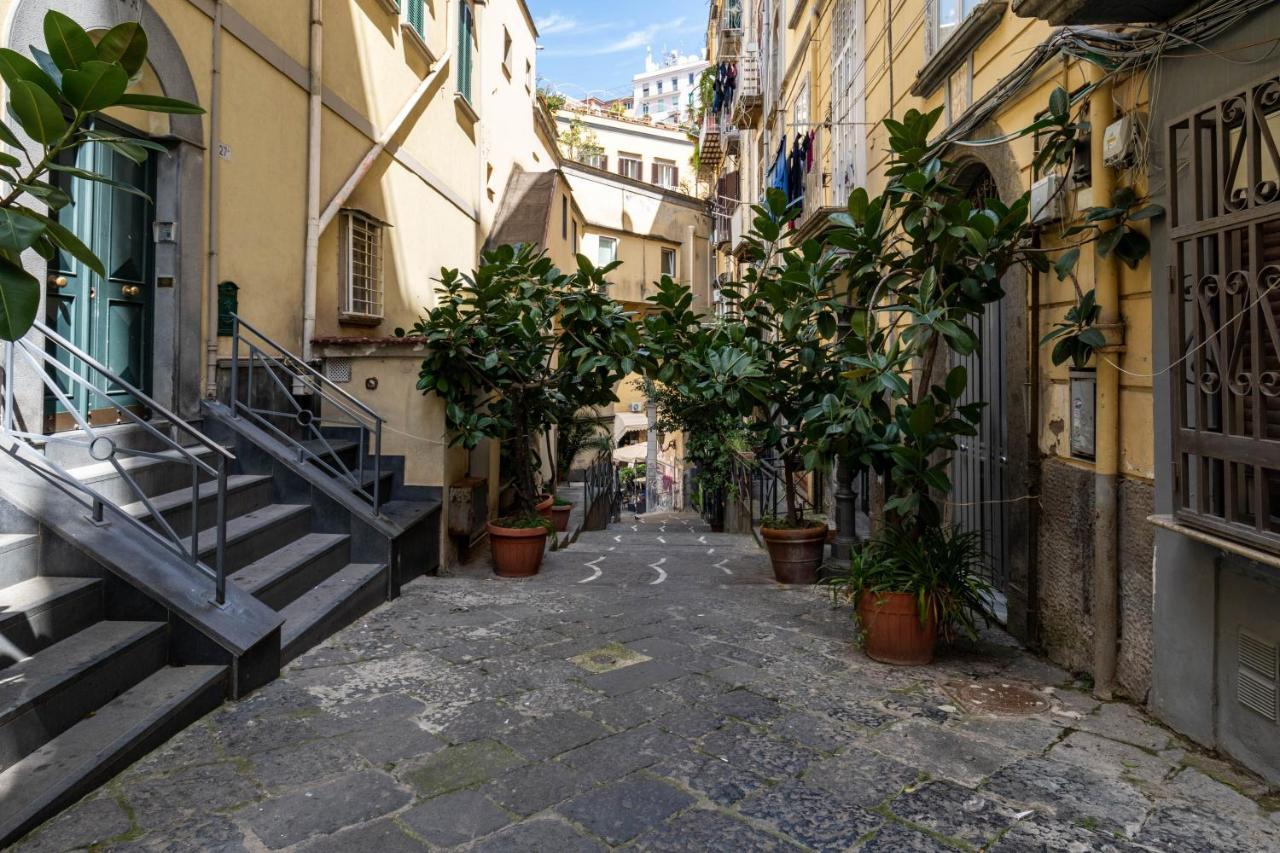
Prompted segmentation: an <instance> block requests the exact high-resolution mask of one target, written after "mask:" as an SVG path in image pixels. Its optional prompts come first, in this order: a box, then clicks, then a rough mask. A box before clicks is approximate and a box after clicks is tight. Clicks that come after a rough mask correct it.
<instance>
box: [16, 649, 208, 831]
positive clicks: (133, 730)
mask: <svg viewBox="0 0 1280 853" xmlns="http://www.w3.org/2000/svg"><path fill="white" fill-rule="evenodd" d="M226 677H227V668H226V667H225V666H184V667H165V668H164V669H161V670H160V671H159V672H156V673H155V674H154V675H151V676H150V677H148V678H146V679H144V680H143V681H142V682H140V683H139V684H137V685H135V686H134V687H132V688H130V689H129V690H127V691H125V692H124V693H123V694H121V695H120V696H119V697H117V698H116V699H114V700H112V701H111V702H109V703H107V704H106V705H104V706H103V707H102V708H100V709H99V710H98V712H97V713H96V714H94V715H93V716H92V717H89V718H87V719H85V720H82V721H81V722H79V723H77V724H76V725H74V726H72V727H71V728H69V729H67V730H66V731H65V732H63V733H62V734H60V735H58V736H57V737H56V738H54V739H53V740H51V741H49V742H48V743H46V744H45V745H44V746H42V747H41V748H40V749H37V750H36V751H35V752H32V753H31V754H30V755H28V756H26V757H25V758H23V759H22V760H21V761H19V762H17V763H16V764H14V765H13V766H12V767H10V768H9V769H7V770H5V771H4V772H3V773H0V847H3V846H4V845H6V844H10V843H12V842H14V841H16V840H17V839H18V838H19V837H21V835H22V834H24V833H26V832H29V831H30V830H31V829H33V828H35V827H36V826H37V825H38V824H40V823H41V822H42V821H44V820H46V819H48V818H49V817H52V816H53V815H54V814H55V813H56V812H58V811H60V810H62V809H64V808H66V807H67V806H69V805H71V804H72V803H73V802H75V801H76V800H78V799H79V798H80V797H82V796H84V795H85V794H86V793H88V792H89V791H91V790H93V789H94V788H96V787H98V786H99V785H101V784H102V783H103V782H105V781H107V780H108V779H110V778H111V777H112V776H114V775H115V774H116V773H118V772H119V771H120V770H122V769H123V768H124V767H127V766H128V765H129V764H131V763H132V762H134V761H136V760H137V759H138V758H139V757H140V756H142V755H145V754H146V753H147V752H149V751H150V750H152V749H154V748H155V747H157V746H159V745H160V744H161V743H163V742H164V741H165V740H167V739H168V738H169V737H171V736H172V735H173V734H174V733H176V732H178V731H179V730H181V729H182V728H184V727H186V726H187V725H189V724H190V723H191V722H193V721H194V720H196V719H198V718H199V717H201V716H203V715H204V714H206V713H208V712H209V711H211V710H213V709H214V708H216V707H217V706H218V705H219V704H221V702H222V699H223V695H224V694H225V692H226Z"/></svg>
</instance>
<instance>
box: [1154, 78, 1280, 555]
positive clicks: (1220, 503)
mask: <svg viewBox="0 0 1280 853" xmlns="http://www.w3.org/2000/svg"><path fill="white" fill-rule="evenodd" d="M1167 133H1168V136H1167V140H1168V151H1169V152H1170V153H1169V157H1170V160H1171V162H1170V163H1169V164H1168V167H1167V173H1168V174H1170V175H1171V176H1173V178H1172V181H1173V186H1171V187H1170V191H1169V202H1170V204H1169V237H1170V244H1171V245H1170V252H1169V259H1170V268H1169V273H1170V310H1169V321H1170V333H1169V340H1170V348H1171V356H1172V357H1171V361H1176V360H1177V359H1185V360H1184V361H1181V362H1178V363H1177V367H1176V368H1175V369H1174V370H1172V371H1171V372H1170V381H1171V383H1172V386H1173V387H1172V389H1171V390H1172V393H1171V395H1170V396H1171V401H1172V405H1173V412H1172V419H1173V424H1174V426H1175V429H1174V439H1173V452H1174V459H1173V463H1174V471H1175V486H1174V498H1175V506H1176V513H1177V515H1178V517H1179V518H1180V519H1182V520H1184V521H1185V522H1186V523H1188V524H1191V525H1194V526H1197V527H1200V528H1202V529H1207V530H1209V531H1211V532H1214V533H1217V534H1219V535H1222V536H1224V537H1227V538H1231V539H1235V540H1237V541H1242V542H1245V543H1248V544H1251V545H1254V546H1256V547H1260V548H1264V549H1267V550H1270V551H1274V552H1280V183H1278V179H1277V175H1278V174H1280V153H1278V149H1277V143H1278V142H1280V77H1278V76H1276V75H1275V74H1272V75H1271V76H1269V77H1267V78H1266V79H1263V80H1261V81H1259V82H1257V83H1255V84H1253V85H1250V86H1247V87H1243V88H1242V89H1239V90H1236V91H1233V92H1230V93H1228V94H1227V95H1226V96H1225V97H1221V98H1218V99H1216V100H1214V101H1213V102H1212V103H1209V104H1206V105H1204V106H1202V107H1201V108H1199V109H1198V110H1196V111H1194V112H1192V113H1191V114H1189V115H1187V116H1184V117H1182V118H1180V119H1178V120H1176V121H1174V122H1172V123H1171V124H1170V125H1169V127H1168V129H1167Z"/></svg>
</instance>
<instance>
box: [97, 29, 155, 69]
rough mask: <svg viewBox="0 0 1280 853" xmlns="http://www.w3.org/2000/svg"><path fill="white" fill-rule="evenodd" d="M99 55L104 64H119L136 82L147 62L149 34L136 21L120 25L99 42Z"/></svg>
mask: <svg viewBox="0 0 1280 853" xmlns="http://www.w3.org/2000/svg"><path fill="white" fill-rule="evenodd" d="M97 55H98V59H100V60H102V61H103V62H116V63H119V64H120V67H122V68H123V69H124V70H125V72H126V73H127V74H128V75H129V79H130V80H136V79H138V77H139V76H140V75H141V74H142V69H143V67H144V65H145V63H146V60H147V34H146V32H145V31H144V30H143V29H142V25H141V24H138V23H136V22H134V21H128V22H127V23H123V24H119V25H117V26H115V27H112V28H111V29H110V30H108V31H107V34H106V35H104V36H103V37H102V39H101V40H100V41H99V42H98V52H97Z"/></svg>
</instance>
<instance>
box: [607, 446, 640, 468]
mask: <svg viewBox="0 0 1280 853" xmlns="http://www.w3.org/2000/svg"><path fill="white" fill-rule="evenodd" d="M648 452H649V446H648V445H647V444H628V445H627V446H626V447H619V448H618V449H617V450H615V451H613V461H614V462H622V463H624V464H627V465H634V464H635V463H637V462H643V461H644V460H645V456H646V454H647V453H648Z"/></svg>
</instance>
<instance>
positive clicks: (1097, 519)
mask: <svg viewBox="0 0 1280 853" xmlns="http://www.w3.org/2000/svg"><path fill="white" fill-rule="evenodd" d="M1088 67H1089V81H1090V82H1091V83H1093V84H1095V86H1096V88H1095V89H1094V91H1093V93H1092V94H1091V95H1090V97H1089V126H1090V128H1091V140H1092V141H1091V144H1090V147H1089V148H1090V152H1089V153H1090V171H1091V174H1092V184H1093V203H1094V204H1095V205H1106V204H1109V203H1110V201H1111V196H1112V194H1113V192H1114V190H1115V175H1114V173H1113V172H1112V171H1111V169H1110V168H1108V167H1107V165H1106V163H1105V162H1104V161H1103V155H1102V137H1103V131H1104V130H1105V129H1106V127H1107V125H1109V124H1111V122H1112V121H1113V120H1114V118H1115V111H1114V106H1113V104H1114V101H1113V97H1112V83H1111V81H1110V79H1108V78H1107V75H1106V72H1104V71H1103V70H1102V69H1101V68H1099V67H1097V66H1096V65H1092V64H1091V65H1089V66H1088ZM1119 278H1120V276H1119V269H1118V265H1117V262H1116V258H1115V256H1114V255H1112V256H1111V257H1108V258H1101V257H1098V256H1097V255H1096V254H1095V256H1094V291H1095V294H1096V297H1097V304H1098V306H1099V307H1100V308H1101V309H1102V311H1101V314H1100V316H1099V318H1098V327H1099V329H1100V330H1101V331H1102V332H1103V333H1104V334H1105V335H1106V338H1107V345H1106V347H1104V348H1103V349H1102V350H1101V352H1099V353H1098V355H1097V357H1096V358H1095V367H1096V370H1097V372H1096V375H1095V380H1096V394H1097V403H1096V409H1095V414H1096V419H1095V427H1096V437H1095V448H1094V480H1093V483H1094V497H1093V504H1094V520H1093V683H1094V692H1095V693H1096V694H1097V695H1098V696H1100V697H1103V698H1110V696H1111V693H1112V691H1113V688H1114V686H1115V678H1116V657H1117V643H1118V637H1119V629H1118V624H1119V618H1118V614H1119V597H1120V596H1119V570H1118V562H1119V554H1118V552H1119V538H1118V523H1117V521H1118V512H1117V505H1118V502H1119V478H1120V371H1119V370H1117V369H1116V367H1115V366H1114V365H1113V363H1112V362H1113V361H1114V360H1115V359H1117V358H1119V357H1120V353H1122V352H1123V351H1124V320H1123V317H1122V316H1121V314H1120V285H1119Z"/></svg>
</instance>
